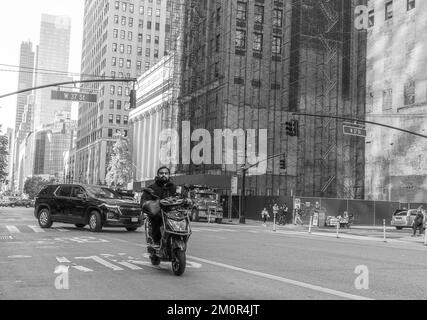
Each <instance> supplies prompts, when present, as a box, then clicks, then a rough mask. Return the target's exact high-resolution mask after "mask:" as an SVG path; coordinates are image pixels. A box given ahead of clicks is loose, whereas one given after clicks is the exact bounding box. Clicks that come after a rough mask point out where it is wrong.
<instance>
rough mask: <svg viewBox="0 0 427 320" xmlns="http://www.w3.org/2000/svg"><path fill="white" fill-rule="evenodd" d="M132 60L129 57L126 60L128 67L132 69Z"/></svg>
mask: <svg viewBox="0 0 427 320" xmlns="http://www.w3.org/2000/svg"><path fill="white" fill-rule="evenodd" d="M130 67H131V61H130V60H129V59H127V60H126V68H128V69H130Z"/></svg>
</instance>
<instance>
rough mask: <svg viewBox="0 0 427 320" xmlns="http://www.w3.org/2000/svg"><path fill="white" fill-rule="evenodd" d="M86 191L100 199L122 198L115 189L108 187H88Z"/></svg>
mask: <svg viewBox="0 0 427 320" xmlns="http://www.w3.org/2000/svg"><path fill="white" fill-rule="evenodd" d="M86 191H87V192H88V193H89V195H91V196H92V197H95V198H99V199H120V196H118V195H117V194H116V193H115V192H114V191H113V190H111V189H108V188H102V187H86Z"/></svg>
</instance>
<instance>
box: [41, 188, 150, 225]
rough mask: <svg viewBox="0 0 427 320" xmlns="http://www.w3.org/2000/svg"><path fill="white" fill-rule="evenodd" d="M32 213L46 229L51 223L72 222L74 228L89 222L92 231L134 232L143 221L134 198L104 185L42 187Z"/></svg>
mask: <svg viewBox="0 0 427 320" xmlns="http://www.w3.org/2000/svg"><path fill="white" fill-rule="evenodd" d="M34 216H35V217H36V218H37V220H38V221H39V225H40V227H42V228H50V227H51V226H52V223H53V222H62V223H73V224H75V226H76V227H78V228H83V227H84V226H85V225H87V224H89V228H90V230H91V231H93V232H100V231H101V230H102V227H125V228H126V230H128V231H135V230H136V229H138V228H139V227H140V226H141V225H142V224H143V221H144V217H143V215H142V211H141V208H140V206H139V204H138V203H136V202H135V201H132V200H130V199H124V198H123V197H122V196H121V195H120V194H118V193H116V192H115V191H113V190H111V189H109V188H107V187H103V186H95V185H84V184H60V185H48V186H46V187H44V188H43V189H42V190H41V191H40V192H39V193H38V195H37V197H36V201H35V205H34Z"/></svg>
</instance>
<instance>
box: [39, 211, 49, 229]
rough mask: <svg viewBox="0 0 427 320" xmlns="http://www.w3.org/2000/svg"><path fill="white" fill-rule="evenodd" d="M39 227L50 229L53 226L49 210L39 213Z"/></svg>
mask: <svg viewBox="0 0 427 320" xmlns="http://www.w3.org/2000/svg"><path fill="white" fill-rule="evenodd" d="M38 220H39V225H40V227H42V228H50V227H51V226H52V217H51V216H50V211H49V209H47V208H43V209H41V210H40V211H39V219H38Z"/></svg>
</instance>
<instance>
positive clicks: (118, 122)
mask: <svg viewBox="0 0 427 320" xmlns="http://www.w3.org/2000/svg"><path fill="white" fill-rule="evenodd" d="M121 118H122V117H121V116H120V115H116V124H120V120H121Z"/></svg>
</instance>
